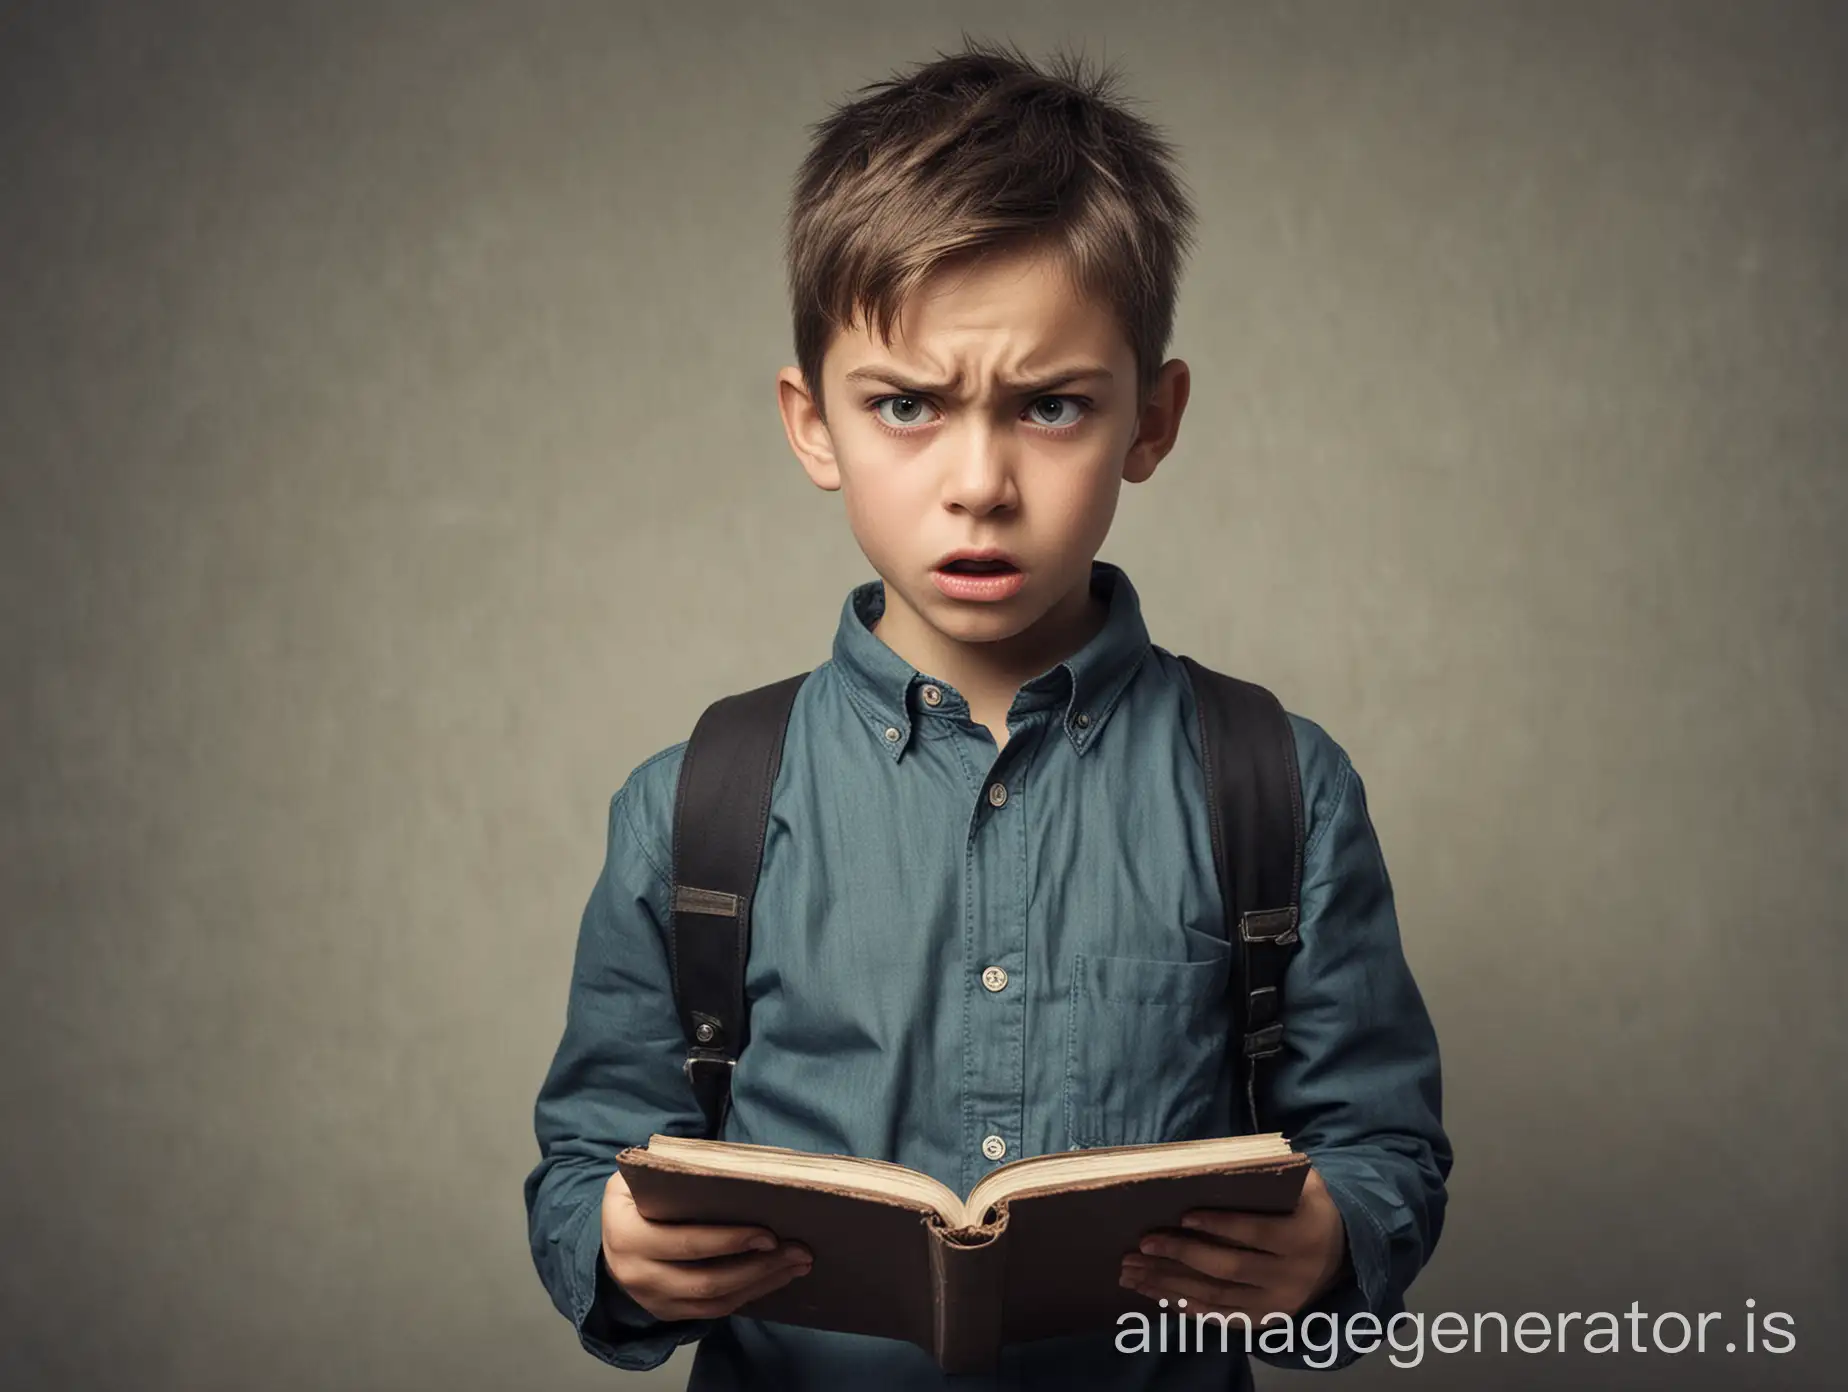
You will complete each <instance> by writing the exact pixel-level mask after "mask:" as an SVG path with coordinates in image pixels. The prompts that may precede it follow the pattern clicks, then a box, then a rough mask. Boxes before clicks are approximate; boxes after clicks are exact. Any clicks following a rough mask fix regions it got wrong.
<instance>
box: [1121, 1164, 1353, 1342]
mask: <svg viewBox="0 0 1848 1392" xmlns="http://www.w3.org/2000/svg"><path fill="white" fill-rule="evenodd" d="M1182 1224H1183V1226H1187V1227H1197V1228H1198V1231H1197V1232H1188V1233H1181V1232H1176V1231H1174V1230H1173V1229H1165V1230H1162V1231H1159V1232H1152V1233H1150V1234H1149V1235H1148V1236H1147V1237H1145V1238H1143V1239H1142V1251H1141V1253H1135V1252H1132V1253H1130V1254H1129V1255H1128V1256H1127V1257H1125V1258H1124V1259H1123V1279H1122V1284H1123V1285H1125V1286H1128V1287H1129V1288H1130V1289H1131V1290H1135V1291H1140V1292H1141V1293H1142V1294H1144V1295H1146V1296H1148V1297H1149V1298H1150V1299H1151V1300H1155V1299H1159V1298H1161V1297H1162V1296H1166V1297H1167V1298H1168V1300H1169V1301H1170V1302H1174V1301H1177V1300H1180V1299H1181V1298H1183V1297H1184V1298H1185V1299H1186V1301H1187V1305H1186V1310H1187V1313H1189V1314H1195V1313H1199V1314H1213V1313H1222V1314H1228V1315H1229V1314H1232V1313H1234V1312H1236V1311H1240V1310H1242V1311H1244V1312H1245V1313H1246V1314H1248V1315H1249V1316H1250V1317H1251V1322H1252V1323H1253V1324H1254V1325H1255V1324H1257V1323H1258V1322H1259V1321H1260V1320H1262V1319H1263V1318H1264V1316H1265V1315H1267V1314H1271V1313H1272V1312H1281V1313H1283V1314H1286V1315H1294V1314H1295V1313H1296V1312H1297V1311H1298V1310H1300V1309H1302V1308H1303V1306H1305V1305H1307V1304H1308V1303H1309V1302H1310V1301H1311V1300H1313V1299H1315V1297H1316V1296H1318V1295H1320V1294H1321V1293H1322V1292H1323V1291H1325V1290H1327V1289H1328V1288H1329V1287H1330V1286H1332V1285H1334V1283H1335V1282H1336V1281H1337V1280H1338V1279H1339V1278H1340V1277H1341V1276H1342V1275H1343V1274H1344V1273H1345V1272H1346V1270H1347V1260H1348V1248H1347V1227H1346V1225H1345V1224H1344V1223H1343V1222H1342V1221H1341V1211H1340V1210H1339V1209H1337V1208H1336V1207H1335V1203H1334V1200H1333V1199H1331V1198H1329V1196H1328V1189H1327V1187H1326V1186H1325V1185H1324V1184H1323V1183H1322V1177H1321V1175H1319V1174H1317V1173H1316V1171H1315V1167H1314V1166H1313V1165H1312V1166H1310V1169H1309V1176H1308V1178H1307V1179H1305V1180H1304V1181H1303V1193H1302V1198H1301V1199H1300V1200H1298V1202H1297V1205H1296V1208H1295V1210H1294V1211H1293V1212H1290V1213H1280V1214H1266V1213H1236V1212H1232V1211H1231V1210H1227V1209H1212V1208H1202V1209H1195V1210H1194V1211H1193V1212H1191V1213H1188V1214H1186V1215H1185V1216H1184V1217H1183V1219H1182Z"/></svg>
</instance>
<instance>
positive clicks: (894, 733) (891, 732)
mask: <svg viewBox="0 0 1848 1392" xmlns="http://www.w3.org/2000/svg"><path fill="white" fill-rule="evenodd" d="M886 743H887V744H897V743H898V727H897V726H896V725H888V726H886Z"/></svg>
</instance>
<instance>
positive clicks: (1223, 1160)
mask: <svg viewBox="0 0 1848 1392" xmlns="http://www.w3.org/2000/svg"><path fill="white" fill-rule="evenodd" d="M1294 1153H1295V1152H1294V1151H1292V1150H1291V1149H1290V1145H1289V1142H1287V1141H1285V1140H1284V1138H1283V1135H1282V1133H1281V1132H1276V1131H1273V1132H1269V1133H1267V1134H1264V1135H1258V1136H1222V1137H1213V1138H1210V1139H1208V1140H1204V1141H1169V1142H1167V1143H1165V1144H1161V1145H1142V1146H1106V1147H1102V1148H1100V1149H1096V1150H1068V1151H1062V1152H1060V1153H1059V1154H1056V1155H1034V1156H1030V1157H1028V1158H1027V1159H1025V1160H1015V1161H1012V1162H1010V1163H1009V1164H1006V1165H1003V1166H1001V1167H1000V1168H999V1169H997V1170H995V1171H993V1172H992V1173H990V1174H989V1175H987V1176H986V1177H985V1178H983V1179H982V1180H981V1181H980V1182H979V1183H978V1184H977V1185H976V1186H975V1188H973V1189H971V1190H970V1191H969V1199H968V1202H967V1203H966V1204H965V1205H963V1207H964V1208H965V1210H966V1215H967V1216H966V1217H965V1218H964V1219H963V1220H962V1221H964V1222H968V1223H979V1222H980V1221H981V1218H982V1215H983V1213H985V1212H986V1211H987V1210H988V1208H989V1206H990V1205H992V1204H995V1203H998V1202H1000V1201H1001V1200H1002V1199H1008V1198H1017V1197H1020V1196H1023V1195H1026V1194H1030V1193H1033V1192H1035V1191H1038V1190H1046V1189H1063V1188H1066V1187H1067V1186H1069V1185H1074V1184H1083V1183H1085V1182H1087V1181H1090V1180H1106V1179H1127V1178H1132V1177H1138V1176H1142V1175H1153V1174H1162V1173H1164V1172H1166V1171H1169V1170H1191V1169H1207V1168H1222V1169H1228V1170H1230V1169H1238V1168H1241V1167H1255V1166H1259V1165H1264V1164H1270V1163H1273V1162H1275V1161H1278V1160H1284V1159H1288V1158H1289V1157H1290V1156H1291V1155H1293V1154H1294Z"/></svg>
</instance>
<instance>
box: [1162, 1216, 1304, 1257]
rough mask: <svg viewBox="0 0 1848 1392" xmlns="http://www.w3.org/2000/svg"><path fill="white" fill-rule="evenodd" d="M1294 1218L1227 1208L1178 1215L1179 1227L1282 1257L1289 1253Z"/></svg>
mask: <svg viewBox="0 0 1848 1392" xmlns="http://www.w3.org/2000/svg"><path fill="white" fill-rule="evenodd" d="M1295 1217H1296V1215H1295V1214H1293V1213H1238V1212H1235V1211H1234V1210H1232V1209H1229V1208H1198V1209H1194V1210H1193V1211H1192V1212H1189V1213H1186V1214H1183V1215H1182V1216H1181V1226H1182V1227H1183V1228H1187V1229H1190V1230H1197V1231H1199V1232H1202V1233H1205V1234H1206V1235H1207V1236H1208V1237H1216V1238H1218V1239H1219V1240H1220V1241H1222V1242H1233V1243H1237V1244H1238V1245H1239V1246H1240V1247H1249V1248H1251V1249H1252V1250H1253V1251H1256V1252H1268V1253H1270V1254H1271V1255H1272V1256H1282V1255H1283V1254H1284V1253H1285V1252H1287V1251H1288V1250H1289V1247H1290V1240H1289V1239H1290V1231H1291V1225H1292V1223H1293V1221H1294V1219H1295Z"/></svg>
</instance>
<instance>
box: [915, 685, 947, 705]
mask: <svg viewBox="0 0 1848 1392" xmlns="http://www.w3.org/2000/svg"><path fill="white" fill-rule="evenodd" d="M918 695H920V696H922V697H923V698H924V704H925V705H927V706H940V705H942V704H943V688H942V687H940V686H927V687H925V688H924V689H923V690H922V691H920V692H919V693H918Z"/></svg>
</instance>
